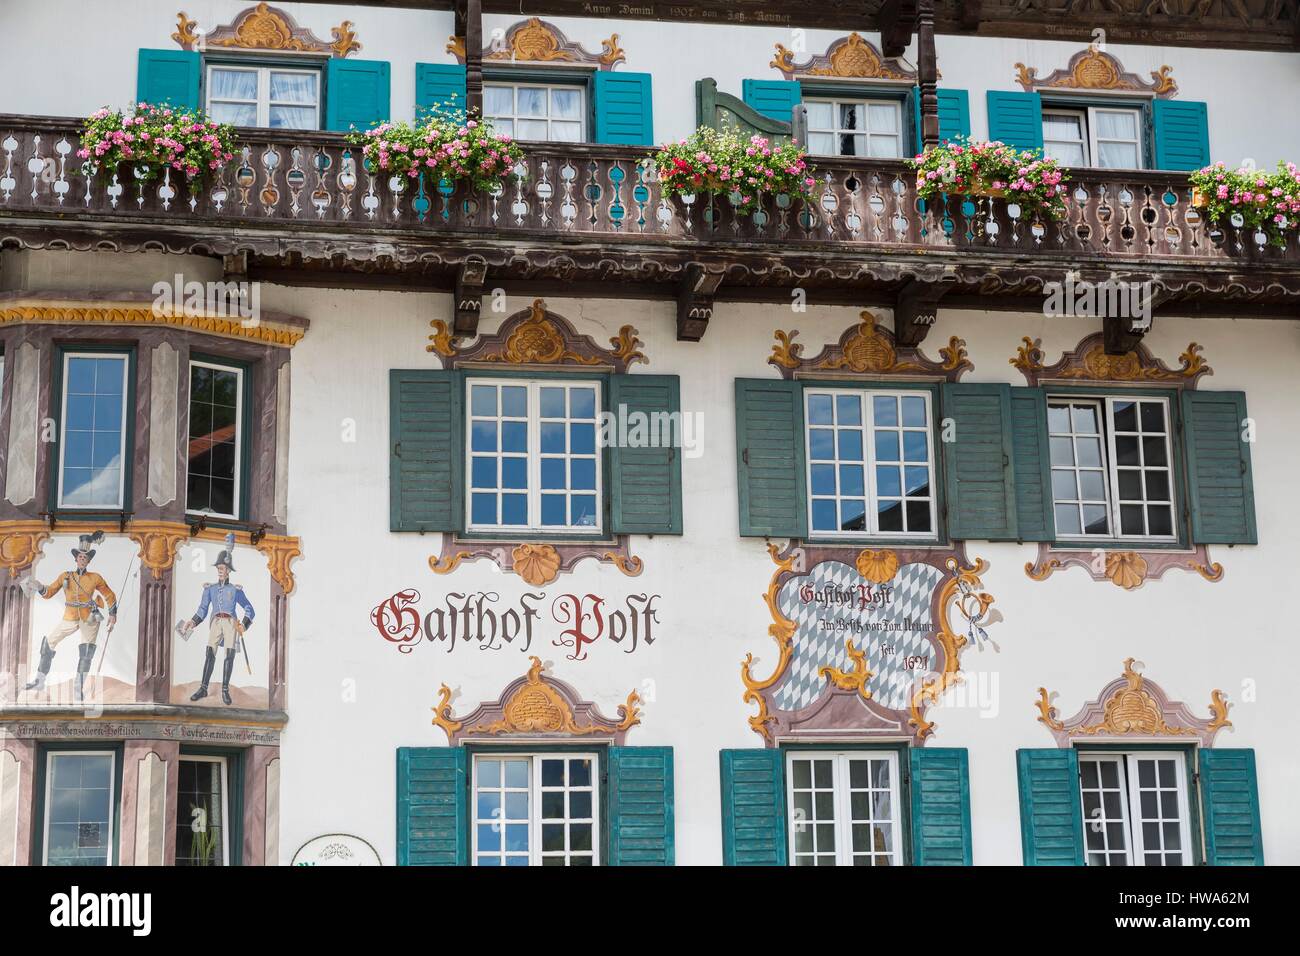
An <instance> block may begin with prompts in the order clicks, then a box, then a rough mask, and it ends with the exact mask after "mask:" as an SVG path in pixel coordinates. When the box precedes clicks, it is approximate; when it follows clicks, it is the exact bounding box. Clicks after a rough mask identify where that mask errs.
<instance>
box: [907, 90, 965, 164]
mask: <svg viewBox="0 0 1300 956" xmlns="http://www.w3.org/2000/svg"><path fill="white" fill-rule="evenodd" d="M935 93H936V95H937V96H938V99H939V142H940V143H947V142H950V141H952V140H955V139H961V138H964V137H969V136H970V94H969V93H967V92H966V91H965V90H957V89H947V88H945V87H940V88H939V89H938V90H936V91H935ZM908 99H909V101H910V102H911V104H912V138H913V141H914V142H915V144H916V152H918V153H919V152H920V151H921V149H922V146H923V145H924V144H923V142H922V140H921V88H920V87H919V86H914V87H912V92H911V95H910V96H909V97H908Z"/></svg>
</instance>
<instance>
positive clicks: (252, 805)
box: [243, 747, 280, 866]
mask: <svg viewBox="0 0 1300 956" xmlns="http://www.w3.org/2000/svg"><path fill="white" fill-rule="evenodd" d="M243 863H244V866H279V864H280V748H279V747H250V748H249V749H248V751H247V752H246V753H245V756H244V859H243Z"/></svg>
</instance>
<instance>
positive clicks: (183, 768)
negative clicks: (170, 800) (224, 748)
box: [176, 756, 228, 866]
mask: <svg viewBox="0 0 1300 956" xmlns="http://www.w3.org/2000/svg"><path fill="white" fill-rule="evenodd" d="M225 766H226V764H225V762H224V761H219V760H186V759H184V757H183V756H182V759H181V761H180V763H179V765H178V774H177V788H176V790H177V811H176V865H177V866H225V865H227V863H228V861H227V860H226V825H227V824H226V814H227V809H226V799H227V798H226V791H225V787H224V772H225Z"/></svg>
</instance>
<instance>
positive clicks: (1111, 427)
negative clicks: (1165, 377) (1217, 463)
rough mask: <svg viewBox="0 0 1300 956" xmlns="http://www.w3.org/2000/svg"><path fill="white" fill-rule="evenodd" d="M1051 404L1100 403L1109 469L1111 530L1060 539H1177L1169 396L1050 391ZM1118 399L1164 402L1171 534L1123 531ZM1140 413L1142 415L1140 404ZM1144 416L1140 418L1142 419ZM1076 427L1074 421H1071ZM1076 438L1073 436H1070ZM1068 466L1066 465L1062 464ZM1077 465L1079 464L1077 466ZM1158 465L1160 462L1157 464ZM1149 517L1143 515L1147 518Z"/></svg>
mask: <svg viewBox="0 0 1300 956" xmlns="http://www.w3.org/2000/svg"><path fill="white" fill-rule="evenodd" d="M1045 401H1046V403H1047V404H1048V406H1049V408H1050V405H1051V404H1052V402H1071V403H1073V402H1091V403H1094V404H1096V405H1098V406H1099V407H1100V410H1101V427H1102V429H1103V431H1104V434H1103V435H1101V436H1100V437H1101V438H1102V442H1101V464H1102V468H1103V469H1104V470H1105V472H1106V499H1107V500H1106V521H1107V523H1108V524H1109V527H1110V534H1062V533H1060V532H1059V531H1058V532H1057V535H1056V538H1057V540H1058V541H1068V542H1070V543H1071V544H1073V543H1076V542H1085V541H1090V542H1106V541H1159V542H1176V541H1177V540H1178V469H1177V468H1176V467H1175V464H1174V447H1173V430H1174V422H1173V418H1172V417H1171V411H1172V410H1171V409H1170V407H1169V399H1168V398H1166V397H1165V396H1163V395H1142V394H1138V393H1129V394H1125V395H1072V394H1069V393H1064V392H1055V393H1054V392H1051V391H1049V392H1048V393H1047V395H1046V398H1045ZM1117 402H1135V403H1141V402H1159V403H1160V404H1161V405H1162V406H1164V417H1165V433H1164V438H1165V461H1166V462H1167V464H1166V465H1165V466H1164V470H1165V471H1166V472H1167V473H1168V475H1169V502H1168V504H1169V519H1170V528H1171V530H1172V533H1170V534H1123V533H1122V529H1121V525H1120V497H1119V473H1120V466H1119V464H1118V463H1117V462H1118V458H1117V456H1116V454H1115V404H1116V403H1117ZM1137 414H1138V415H1139V416H1140V415H1141V410H1140V408H1139V410H1138V412H1137ZM1140 420H1141V419H1140V418H1139V421H1140ZM1070 427H1071V428H1073V427H1074V425H1073V422H1071V425H1070ZM1051 435H1052V430H1051V426H1050V425H1049V426H1048V436H1049V437H1048V451H1047V457H1048V470H1049V471H1050V470H1051V468H1052V463H1051V455H1052V452H1051ZM1071 440H1072V441H1073V439H1071ZM1061 467H1065V466H1063V465H1062V466H1061ZM1076 467H1077V466H1076ZM1157 467H1159V466H1157ZM1126 470H1132V468H1131V466H1126ZM1137 471H1138V473H1139V474H1145V472H1146V468H1145V466H1144V467H1142V468H1140V469H1137ZM1142 487H1143V494H1145V493H1146V491H1145V489H1146V482H1145V481H1143V485H1142ZM1051 502H1052V518H1053V521H1055V518H1056V492H1055V491H1052V493H1051ZM1148 503H1151V504H1162V502H1147V501H1146V500H1145V499H1144V501H1143V507H1145V506H1146V504H1148ZM1145 520H1146V517H1145V515H1144V516H1143V521H1144V522H1145Z"/></svg>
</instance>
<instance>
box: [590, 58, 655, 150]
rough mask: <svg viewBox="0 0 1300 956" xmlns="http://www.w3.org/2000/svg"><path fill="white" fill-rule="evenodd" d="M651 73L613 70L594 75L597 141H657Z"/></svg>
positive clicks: (647, 143) (646, 143)
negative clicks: (617, 71)
mask: <svg viewBox="0 0 1300 956" xmlns="http://www.w3.org/2000/svg"><path fill="white" fill-rule="evenodd" d="M650 86H651V83H650V74H649V73H610V72H606V71H603V70H602V71H600V72H598V73H596V74H595V75H594V76H593V77H592V86H591V90H592V100H593V102H592V114H593V115H594V116H595V119H596V131H595V140H596V142H597V143H622V144H624V145H626V146H651V145H653V144H654V141H655V134H654V103H653V101H652V99H651V96H650Z"/></svg>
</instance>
